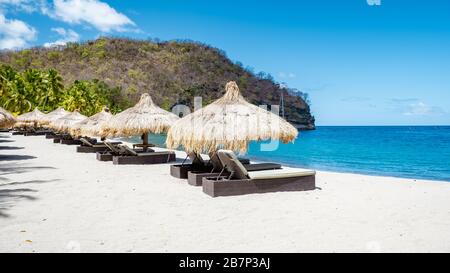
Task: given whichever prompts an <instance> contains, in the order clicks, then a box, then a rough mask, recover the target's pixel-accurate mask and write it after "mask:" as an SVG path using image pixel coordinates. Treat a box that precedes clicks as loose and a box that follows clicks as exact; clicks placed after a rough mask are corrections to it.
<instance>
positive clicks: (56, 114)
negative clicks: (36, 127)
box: [39, 107, 70, 125]
mask: <svg viewBox="0 0 450 273" xmlns="http://www.w3.org/2000/svg"><path fill="white" fill-rule="evenodd" d="M69 113H70V112H68V111H66V110H64V108H62V107H59V108H57V109H56V110H53V111H52V112H50V113H48V114H47V115H45V117H43V118H42V119H41V121H40V122H39V124H41V125H48V124H50V123H51V122H53V121H55V120H57V119H59V118H62V117H64V116H65V115H67V114H69Z"/></svg>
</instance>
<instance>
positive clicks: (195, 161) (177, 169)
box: [170, 152, 250, 179]
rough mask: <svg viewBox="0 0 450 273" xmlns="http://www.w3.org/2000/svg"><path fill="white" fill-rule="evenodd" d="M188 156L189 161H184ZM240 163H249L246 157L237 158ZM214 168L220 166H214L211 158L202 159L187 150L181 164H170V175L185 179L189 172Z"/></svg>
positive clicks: (201, 171) (208, 170) (209, 171)
mask: <svg viewBox="0 0 450 273" xmlns="http://www.w3.org/2000/svg"><path fill="white" fill-rule="evenodd" d="M188 158H189V160H190V161H191V163H185V161H186V160H187V159H188ZM239 160H240V161H241V163H242V164H250V160H249V159H247V158H239ZM215 169H217V170H219V171H220V170H221V169H222V167H219V168H217V167H216V168H215V167H214V163H213V162H212V161H211V160H204V159H203V157H202V156H201V155H200V154H197V153H194V152H188V153H187V156H186V158H185V159H184V161H183V163H181V164H174V165H170V175H171V176H173V177H175V178H180V179H187V178H188V173H189V172H198V173H211V172H213V171H214V170H215Z"/></svg>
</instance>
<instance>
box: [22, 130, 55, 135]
mask: <svg viewBox="0 0 450 273" xmlns="http://www.w3.org/2000/svg"><path fill="white" fill-rule="evenodd" d="M50 132H51V131H50V130H47V129H34V128H31V129H29V130H28V131H26V132H25V133H24V136H45V135H46V134H48V133H50Z"/></svg>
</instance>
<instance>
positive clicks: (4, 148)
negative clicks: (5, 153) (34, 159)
mask: <svg viewBox="0 0 450 273" xmlns="http://www.w3.org/2000/svg"><path fill="white" fill-rule="evenodd" d="M22 149H23V147H17V146H0V150H22Z"/></svg>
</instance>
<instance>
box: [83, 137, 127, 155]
mask: <svg viewBox="0 0 450 273" xmlns="http://www.w3.org/2000/svg"><path fill="white" fill-rule="evenodd" d="M80 141H81V145H80V146H78V147H77V153H97V152H107V151H110V148H108V146H107V145H106V144H105V143H97V141H92V139H87V138H84V137H82V138H80ZM110 144H112V145H118V144H122V142H110ZM111 160H112V158H111Z"/></svg>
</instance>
